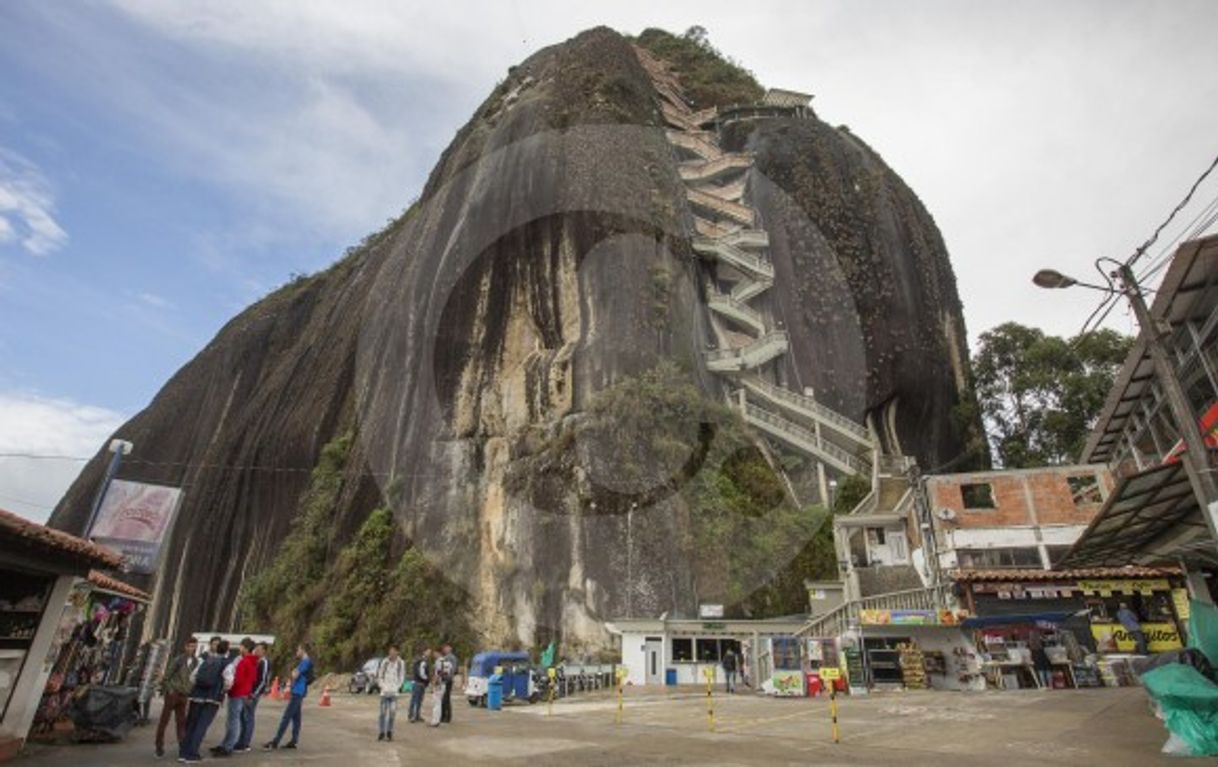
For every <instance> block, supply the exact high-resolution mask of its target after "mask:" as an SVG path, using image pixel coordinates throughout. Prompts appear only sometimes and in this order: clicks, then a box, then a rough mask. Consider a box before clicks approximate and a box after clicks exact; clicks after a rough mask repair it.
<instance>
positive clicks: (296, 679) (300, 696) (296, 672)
mask: <svg viewBox="0 0 1218 767" xmlns="http://www.w3.org/2000/svg"><path fill="white" fill-rule="evenodd" d="M312 678H313V659H312V658H310V657H309V646H308V645H307V644H304V643H302V644H301V645H300V646H298V647H297V648H296V668H294V669H292V688H291V693H292V697H291V699H290V700H289V701H288V706H287V708H285V709H284V710H283V717H282V718H280V720H279V729H278V730H277V731H276V732H275V737H274V738H272V739H271V740H270V741H268V742H267V743H266V745H264V746H263V748H264V749H266V750H268V751H272V750H274V749H276V748H279V741H281V740H283V735H284V733H285V732H287V729H288V723H289V722H290V723H291V724H292V739H291V740H290V741H288V742H287V744H286V745H284V748H296V746H297V744H298V743H299V742H300V713H301V707H302V706H303V705H304V698H305V696H306V695H308V694H309V680H311V679H312Z"/></svg>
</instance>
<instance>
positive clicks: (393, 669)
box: [376, 645, 406, 740]
mask: <svg viewBox="0 0 1218 767" xmlns="http://www.w3.org/2000/svg"><path fill="white" fill-rule="evenodd" d="M405 683H406V661H404V660H402V658H401V656H399V655H398V648H397V647H395V646H393V645H390V646H389V654H388V655H387V656H386V657H385V658H384V659H382V660H381V664H380V665H379V666H377V669H376V686H377V687H379V688H381V713H380V718H379V726H380V733H379V734H378V735H377V736H376V739H377V740H393V720H394V717H395V716H397V711H398V693H399V692H401V691H402V685H403V684H405Z"/></svg>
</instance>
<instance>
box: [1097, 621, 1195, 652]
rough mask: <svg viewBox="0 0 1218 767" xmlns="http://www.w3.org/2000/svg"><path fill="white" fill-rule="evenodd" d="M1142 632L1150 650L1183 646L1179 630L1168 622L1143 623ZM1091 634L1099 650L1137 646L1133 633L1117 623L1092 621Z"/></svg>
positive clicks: (1125, 648)
mask: <svg viewBox="0 0 1218 767" xmlns="http://www.w3.org/2000/svg"><path fill="white" fill-rule="evenodd" d="M1142 633H1143V634H1145V635H1146V649H1147V650H1150V651H1151V652H1167V651H1168V650H1179V649H1180V648H1181V647H1183V646H1184V645H1183V644H1181V642H1180V632H1179V631H1177V630H1176V627H1175V626H1173V625H1172V624H1170V623H1143V624H1142ZM1091 635H1092V636H1093V637H1095V645H1096V648H1097V649H1098V650H1099V651H1100V652H1105V653H1109V652H1134V651H1136V650H1137V647H1138V643H1137V642H1135V641H1134V638H1133V634H1130V633H1129V632H1128V631H1126V630H1125V627H1124V626H1122V625H1121V624H1119V623H1093V624H1091Z"/></svg>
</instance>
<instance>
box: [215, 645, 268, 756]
mask: <svg viewBox="0 0 1218 767" xmlns="http://www.w3.org/2000/svg"><path fill="white" fill-rule="evenodd" d="M238 652H239V654H238V656H237V659H236V660H234V661H232V662H230V663H229V664H228V666H227V667H226V668H225V670H224V679H225V686H226V688H227V691H228V702H227V704H226V709H225V711H226V718H225V723H224V740H223V741H221V742H220V745H218V746H216V747H214V748H212V750H211V752H212V754H213V755H214V756H231V755H232V753H233V751H234V750H235V749H236V748H237V743H238V742H239V741H240V740H241V727H242V725H243V723H244V722H245V705H246V701H247V700H248V699H249V696H250V693H251V692H253V690H254V683H255V682H256V681H257V678H258V659H257V658H256V657H255V656H254V640H253V639H250V638H249V637H246V638H245V639H242V640H241V646H240V649H239V651H238Z"/></svg>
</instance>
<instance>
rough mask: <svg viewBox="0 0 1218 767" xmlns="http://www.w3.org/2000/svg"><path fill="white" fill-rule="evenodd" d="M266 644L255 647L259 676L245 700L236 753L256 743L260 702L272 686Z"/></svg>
mask: <svg viewBox="0 0 1218 767" xmlns="http://www.w3.org/2000/svg"><path fill="white" fill-rule="evenodd" d="M267 649H268V648H267V644H266V642H258V643H257V644H255V645H254V660H255V662H256V663H257V676H255V677H254V689H253V690H251V691H250V694H249V697H248V698H246V699H245V711H244V712H243V713H242V717H241V737H240V738H238V739H237V747H236V748H235V749H233V750H234V751H237V752H240V753H244V752H246V751H249V750H250V746H251V744H252V743H253V742H254V721H255V719H256V715H257V713H258V701H260V700H262V696H263V695H266V693H267V691H268V690H269V689H270V686H271V660H270V658H268V657H266V652H267Z"/></svg>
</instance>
